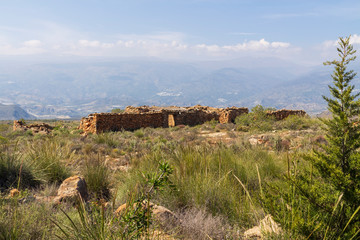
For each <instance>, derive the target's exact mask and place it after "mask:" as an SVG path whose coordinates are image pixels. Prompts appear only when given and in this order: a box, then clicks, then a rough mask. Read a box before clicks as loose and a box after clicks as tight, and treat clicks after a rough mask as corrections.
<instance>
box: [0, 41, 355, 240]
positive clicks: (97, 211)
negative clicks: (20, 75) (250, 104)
mask: <svg viewBox="0 0 360 240" xmlns="http://www.w3.org/2000/svg"><path fill="white" fill-rule="evenodd" d="M354 53H355V52H354V51H353V50H352V47H351V45H350V44H349V38H345V39H340V47H339V54H340V56H341V59H340V61H333V62H330V64H333V65H335V72H334V74H333V79H334V86H331V87H330V91H331V93H332V96H333V99H330V98H325V100H326V101H327V102H328V104H329V110H330V111H331V112H332V114H333V118H332V119H327V120H324V119H322V120H318V119H313V118H310V117H299V116H290V117H288V118H286V119H284V120H281V121H276V120H275V119H273V118H269V117H268V116H267V114H266V111H267V110H269V109H266V108H264V107H262V106H256V107H255V108H253V109H252V111H251V113H250V114H248V115H242V116H240V117H238V118H237V119H236V122H235V124H224V125H221V124H218V123H216V122H214V121H212V122H208V123H205V124H203V125H201V126H195V127H188V126H186V127H174V128H168V129H162V128H159V129H151V128H144V129H139V130H137V131H134V132H129V131H120V132H106V133H102V134H98V135H88V136H83V135H80V133H79V131H78V130H77V129H76V127H77V125H78V122H76V121H74V122H72V121H66V122H52V123H50V124H52V125H56V127H55V128H54V130H53V131H52V132H51V133H50V134H48V135H41V134H35V133H32V132H31V131H30V132H21V131H17V132H13V131H12V130H11V123H10V122H1V124H0V150H1V151H0V191H1V198H0V239H162V238H161V237H160V236H159V232H161V234H166V235H167V237H168V238H170V237H173V238H175V239H241V238H242V236H243V234H244V232H245V231H246V230H247V229H249V228H252V227H254V226H256V225H258V224H259V222H260V220H261V219H263V218H264V217H265V216H266V215H267V214H269V213H271V215H272V216H273V217H274V219H275V220H276V222H277V223H279V224H280V226H281V228H282V231H281V232H280V233H277V235H276V236H274V235H272V236H270V235H265V239H359V231H360V230H359V229H360V226H359V224H360V217H359V215H360V213H359V212H360V207H359V202H360V201H359V200H360V197H359V194H360V186H359V184H360V180H359V179H360V177H359V170H360V169H359V168H360V165H359V164H360V163H359V152H358V149H359V125H358V124H357V121H358V119H357V116H358V113H359V107H360V103H359V101H358V100H357V97H358V95H357V94H353V93H352V91H353V89H354V87H353V86H352V85H351V84H350V82H351V80H352V79H353V78H354V77H355V74H354V72H352V71H348V70H347V66H348V64H349V63H350V62H351V61H352V60H354V59H355V58H354V57H352V55H353V54H354ZM30 122H31V121H30ZM71 175H82V176H83V177H84V178H85V181H86V183H87V187H88V191H89V195H90V199H89V200H88V201H87V202H83V201H81V200H79V201H78V202H77V203H75V204H71V203H61V204H60V205H55V206H54V202H53V201H52V200H51V199H52V198H54V196H55V195H56V194H57V189H58V186H59V184H60V183H61V182H62V181H63V180H64V179H65V178H67V177H68V176H71ZM13 188H17V189H18V190H19V192H16V194H12V195H10V191H11V190H12V189H13ZM125 203H126V205H124V204H125ZM153 204H156V205H159V206H164V207H166V208H168V209H170V210H171V211H172V213H173V214H175V215H176V217H177V220H178V221H177V223H176V225H175V226H174V225H173V222H171V221H168V220H165V221H163V222H160V221H158V219H156V213H155V211H153V206H154V205H153ZM119 206H124V207H123V208H120V209H122V210H121V211H117V213H116V214H115V213H114V212H115V211H116V210H117V209H118V207H119Z"/></svg>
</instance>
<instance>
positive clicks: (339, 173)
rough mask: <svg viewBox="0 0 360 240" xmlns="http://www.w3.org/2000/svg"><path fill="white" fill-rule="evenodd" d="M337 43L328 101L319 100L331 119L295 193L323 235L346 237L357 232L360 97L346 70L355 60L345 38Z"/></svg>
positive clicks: (359, 224)
mask: <svg viewBox="0 0 360 240" xmlns="http://www.w3.org/2000/svg"><path fill="white" fill-rule="evenodd" d="M338 44H339V47H338V48H337V52H338V56H339V57H340V59H339V60H334V61H328V62H325V63H324V64H325V65H333V66H334V68H335V69H334V72H333V74H332V75H331V76H332V79H333V86H330V85H329V90H330V93H331V95H332V98H328V97H325V96H323V98H324V99H325V100H326V102H327V103H328V110H329V111H330V112H331V113H332V119H329V120H323V122H324V124H325V130H326V139H327V141H328V144H327V145H322V146H321V147H320V149H318V150H314V151H313V153H312V154H311V155H308V156H306V157H305V159H307V160H309V161H310V162H311V163H312V164H313V167H314V176H311V177H309V176H305V177H304V176H303V177H302V178H301V179H302V181H301V183H299V185H300V187H299V189H300V192H301V193H302V195H303V196H305V198H306V199H307V200H308V201H309V203H310V206H311V209H313V212H315V213H316V214H317V215H318V216H320V217H319V219H320V220H319V221H320V222H322V223H321V225H322V226H326V231H327V232H328V231H331V232H332V236H333V237H335V236H336V237H339V236H341V239H347V238H350V237H353V236H354V235H355V234H358V230H359V229H360V217H359V215H360V212H358V210H359V206H360V152H359V147H360V124H359V123H358V121H359V119H358V115H359V113H360V101H359V100H358V99H357V97H358V96H359V95H360V93H357V94H354V93H353V92H354V88H355V86H354V85H351V81H352V80H353V79H354V78H355V76H356V73H355V72H354V71H353V70H348V69H347V67H348V65H349V63H351V62H352V61H354V60H355V59H356V56H354V54H355V53H356V50H354V49H353V46H352V45H351V44H350V36H349V37H346V38H339V43H338ZM310 178H312V179H310ZM315 180H316V181H315ZM329 229H331V230H329ZM325 236H329V234H327V233H325Z"/></svg>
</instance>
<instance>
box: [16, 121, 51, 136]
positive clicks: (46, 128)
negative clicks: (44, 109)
mask: <svg viewBox="0 0 360 240" xmlns="http://www.w3.org/2000/svg"><path fill="white" fill-rule="evenodd" d="M13 130H14V131H19V130H20V131H27V130H31V131H32V132H33V133H43V134H48V133H50V132H51V131H52V130H53V127H52V126H50V125H48V124H46V123H40V124H30V125H26V124H25V123H24V122H22V121H17V120H15V121H14V124H13Z"/></svg>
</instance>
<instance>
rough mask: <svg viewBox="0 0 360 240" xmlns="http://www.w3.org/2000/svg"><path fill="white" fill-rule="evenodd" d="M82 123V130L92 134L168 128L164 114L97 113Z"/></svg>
mask: <svg viewBox="0 0 360 240" xmlns="http://www.w3.org/2000/svg"><path fill="white" fill-rule="evenodd" d="M81 122H83V123H82V124H81V125H80V129H83V130H84V131H85V132H91V133H101V132H107V131H121V130H135V129H139V128H145V127H153V128H157V127H167V119H166V120H165V119H164V114H162V113H147V114H146V113H135V114H121V113H120V114H114V113H97V114H94V115H93V116H92V118H91V119H89V118H87V119H86V118H85V119H83V120H82V121H81ZM89 122H90V124H88V126H89V127H88V128H82V127H81V126H84V125H86V124H87V123H89ZM84 123H85V124H84Z"/></svg>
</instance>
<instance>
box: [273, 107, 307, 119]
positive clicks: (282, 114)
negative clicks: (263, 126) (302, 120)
mask: <svg viewBox="0 0 360 240" xmlns="http://www.w3.org/2000/svg"><path fill="white" fill-rule="evenodd" d="M267 115H268V116H274V117H275V118H276V120H283V119H285V118H287V117H288V116H290V115H296V116H301V117H304V116H305V115H306V112H305V111H304V110H288V109H281V110H277V111H271V112H268V113H267Z"/></svg>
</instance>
